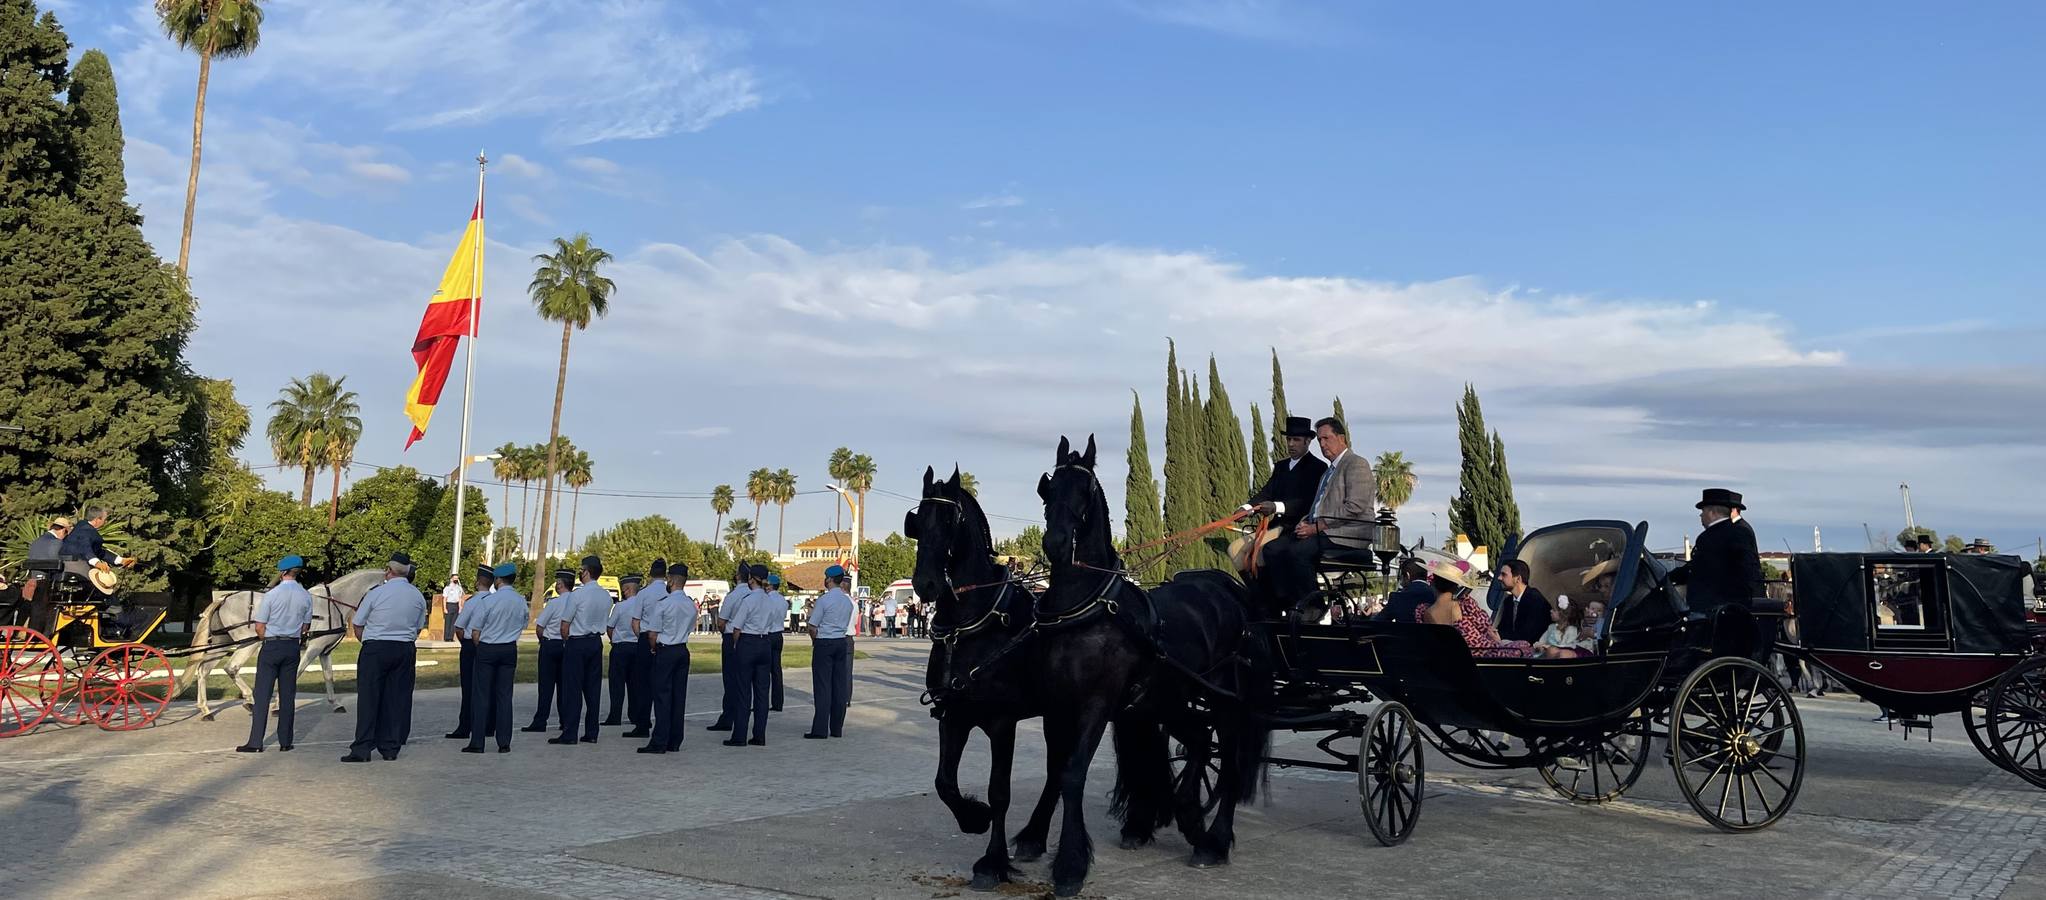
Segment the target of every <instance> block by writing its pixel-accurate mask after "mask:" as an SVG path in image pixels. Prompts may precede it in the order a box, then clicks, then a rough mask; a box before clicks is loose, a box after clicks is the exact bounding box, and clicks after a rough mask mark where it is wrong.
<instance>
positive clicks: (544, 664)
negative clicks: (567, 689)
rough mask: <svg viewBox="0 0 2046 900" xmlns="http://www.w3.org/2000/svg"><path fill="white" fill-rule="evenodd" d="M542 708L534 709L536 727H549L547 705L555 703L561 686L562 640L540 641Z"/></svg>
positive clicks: (534, 725) (534, 724)
mask: <svg viewBox="0 0 2046 900" xmlns="http://www.w3.org/2000/svg"><path fill="white" fill-rule="evenodd" d="M539 681H540V708H539V709H535V710H533V725H532V727H534V728H546V727H547V707H549V706H551V705H553V703H554V689H555V688H557V687H560V686H561V642H560V641H550V640H546V639H544V638H542V639H541V641H540V678H539Z"/></svg>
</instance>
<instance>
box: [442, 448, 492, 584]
mask: <svg viewBox="0 0 2046 900" xmlns="http://www.w3.org/2000/svg"><path fill="white" fill-rule="evenodd" d="M464 412H465V413H466V412H467V410H466V409H465V410H464ZM503 458H504V454H502V453H485V454H483V455H482V456H471V457H469V458H468V459H465V460H462V464H461V465H459V466H456V467H455V470H454V471H452V472H449V473H448V483H449V484H452V485H454V487H455V543H454V546H453V548H452V549H451V550H449V551H448V557H449V558H448V572H449V573H451V574H453V575H460V574H462V507H463V505H464V503H465V501H467V500H468V499H469V480H468V476H467V474H466V470H467V469H468V468H469V467H470V466H471V465H474V464H476V463H480V462H489V461H490V460H493V459H503Z"/></svg>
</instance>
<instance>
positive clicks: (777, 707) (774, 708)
mask: <svg viewBox="0 0 2046 900" xmlns="http://www.w3.org/2000/svg"><path fill="white" fill-rule="evenodd" d="M767 711H768V712H781V707H779V706H770V707H768V708H767Z"/></svg>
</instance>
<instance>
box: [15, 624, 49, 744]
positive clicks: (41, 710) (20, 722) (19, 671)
mask: <svg viewBox="0 0 2046 900" xmlns="http://www.w3.org/2000/svg"><path fill="white" fill-rule="evenodd" d="M53 672H54V673H55V675H56V681H55V683H54V684H53V683H52V681H51V673H53ZM63 678H64V662H63V660H62V659H61V658H59V657H58V656H57V647H56V645H55V644H52V643H50V639H49V638H47V637H44V636H43V635H42V634H41V633H40V632H38V631H36V630H34V629H32V628H23V627H21V626H19V625H8V626H5V627H0V737H13V736H15V735H17V734H24V733H26V732H29V731H33V730H35V727H36V726H37V725H41V724H42V723H43V720H44V719H46V718H48V717H49V715H50V706H51V699H52V695H51V688H52V687H54V686H55V685H61V684H62V683H63Z"/></svg>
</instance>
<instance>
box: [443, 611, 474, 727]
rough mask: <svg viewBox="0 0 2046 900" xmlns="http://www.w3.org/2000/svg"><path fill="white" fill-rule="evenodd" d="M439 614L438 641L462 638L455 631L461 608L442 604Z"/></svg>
mask: <svg viewBox="0 0 2046 900" xmlns="http://www.w3.org/2000/svg"><path fill="white" fill-rule="evenodd" d="M440 612H441V616H440V639H441V640H443V641H452V640H455V639H457V638H460V637H461V636H462V635H461V633H460V632H457V631H456V630H455V618H456V617H457V616H460V615H461V614H462V608H461V607H460V606H457V605H455V604H453V603H443V604H441V606H440ZM462 721H464V722H467V721H469V720H468V719H466V718H464V719H463V720H462Z"/></svg>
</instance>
